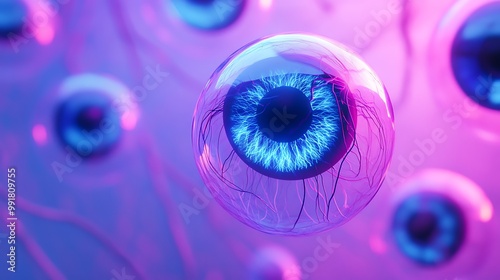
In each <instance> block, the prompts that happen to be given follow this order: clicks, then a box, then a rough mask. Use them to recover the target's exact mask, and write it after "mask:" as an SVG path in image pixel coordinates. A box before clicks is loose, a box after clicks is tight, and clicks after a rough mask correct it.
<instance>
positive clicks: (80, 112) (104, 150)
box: [53, 74, 138, 158]
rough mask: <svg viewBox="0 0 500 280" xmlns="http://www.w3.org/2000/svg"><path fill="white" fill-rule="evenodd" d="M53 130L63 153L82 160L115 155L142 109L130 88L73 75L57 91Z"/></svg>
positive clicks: (106, 79) (97, 77)
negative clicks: (122, 139) (113, 153)
mask: <svg viewBox="0 0 500 280" xmlns="http://www.w3.org/2000/svg"><path fill="white" fill-rule="evenodd" d="M57 99H58V104H57V106H56V107H55V110H54V111H55V113H54V116H53V117H54V119H53V124H54V125H53V128H54V131H55V134H56V135H57V137H58V138H59V140H60V143H61V147H62V148H63V149H62V150H66V151H67V152H68V150H69V151H70V152H71V153H72V154H76V155H78V156H80V157H82V158H97V157H100V156H103V155H106V154H108V153H109V152H111V151H112V150H113V149H114V148H115V147H116V146H117V145H118V143H119V142H120V140H121V138H122V135H123V133H124V132H125V131H126V130H131V129H133V128H134V127H135V125H136V122H137V118H138V110H137V106H136V103H135V102H134V100H133V99H132V95H131V94H130V91H129V89H128V88H127V87H126V86H124V85H123V84H122V83H120V82H118V81H117V80H114V79H112V78H109V77H105V76H100V75H95V74H81V75H75V76H70V77H68V78H67V79H66V80H64V82H63V83H62V84H61V86H60V88H59V89H58V90H57Z"/></svg>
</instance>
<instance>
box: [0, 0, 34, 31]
mask: <svg viewBox="0 0 500 280" xmlns="http://www.w3.org/2000/svg"><path fill="white" fill-rule="evenodd" d="M27 15H28V9H27V7H26V6H25V5H24V3H23V1H21V0H0V38H8V36H9V34H10V33H20V32H21V30H22V27H23V24H24V22H23V18H25V17H26V16H27ZM17 35H18V34H17Z"/></svg>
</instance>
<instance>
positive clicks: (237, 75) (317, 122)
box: [192, 34, 394, 235]
mask: <svg viewBox="0 0 500 280" xmlns="http://www.w3.org/2000/svg"><path fill="white" fill-rule="evenodd" d="M192 135H193V149H194V152H195V156H196V160H197V164H198V168H199V171H200V173H201V175H202V177H203V180H204V182H205V184H206V185H207V187H208V188H209V190H210V191H211V193H212V194H213V196H214V197H215V198H216V199H217V200H218V202H219V203H220V204H221V205H222V206H223V207H224V208H225V209H226V210H227V211H228V212H229V213H231V214H232V215H233V216H234V217H236V218H237V219H239V220H240V221H242V222H243V223H245V224H247V225H249V226H251V227H253V228H255V229H257V230H260V231H263V232H267V233H274V234H285V235H301V234H311V233H316V232H320V231H324V230H327V229H331V228H334V227H337V226H340V225H342V224H344V223H345V222H347V221H348V220H350V219H351V218H352V217H354V216H355V215H356V214H357V213H359V212H360V211H361V210H362V209H363V208H364V207H365V206H366V205H367V204H368V203H369V202H370V200H371V199H372V198H373V197H374V195H375V194H376V193H377V191H378V189H379V188H380V184H381V182H382V180H383V178H384V176H385V172H386V170H387V166H388V164H389V162H390V160H391V156H392V148H393V141H394V126H393V114H392V108H391V104H390V100H389V98H388V95H387V92H386V91H385V88H384V86H383V84H382V82H381V81H380V80H379V79H378V78H377V76H376V74H375V73H374V72H373V70H371V68H369V67H368V66H367V65H366V64H365V63H364V62H363V61H362V60H361V59H360V58H359V57H357V56H356V55H354V54H353V53H352V52H350V51H349V50H347V49H346V48H345V47H343V46H341V45H340V44H338V43H336V42H333V41H329V40H327V39H324V38H321V37H317V36H312V35H303V34H284V35H277V36H272V37H268V38H264V39H262V40H258V41H255V42H253V43H251V44H249V45H247V46H245V47H243V48H241V49H240V50H238V51H237V52H236V53H234V54H232V55H231V56H230V57H229V58H228V59H227V60H226V61H225V62H224V63H223V64H222V65H221V66H220V67H219V68H217V70H216V71H215V73H214V74H213V75H212V77H211V78H210V80H209V82H208V84H207V86H206V87H205V89H204V91H203V93H202V94H201V96H200V98H199V100H198V104H197V106H196V110H195V114H194V122H193V131H192Z"/></svg>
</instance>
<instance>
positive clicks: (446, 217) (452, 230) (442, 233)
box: [393, 193, 466, 265]
mask: <svg viewBox="0 0 500 280" xmlns="http://www.w3.org/2000/svg"><path fill="white" fill-rule="evenodd" d="M465 230H466V228H465V220H464V216H463V214H462V212H461V210H460V208H459V207H458V206H457V205H456V204H455V203H454V202H453V201H451V200H450V199H449V198H447V197H444V196H442V195H439V194H434V193H420V194H415V195H413V196H411V197H409V198H407V199H406V200H405V201H403V202H402V203H401V204H400V205H399V207H398V208H397V209H396V213H395V215H394V220H393V234H394V238H395V241H396V245H397V246H398V247H399V249H400V250H401V252H403V254H405V255H406V256H408V257H409V258H410V259H412V260H414V261H415V262H417V263H419V264H422V265H439V264H442V263H444V262H446V261H448V260H449V259H451V258H452V257H453V256H454V255H455V254H456V253H457V252H458V250H459V248H460V247H461V246H462V244H463V242H464V235H465Z"/></svg>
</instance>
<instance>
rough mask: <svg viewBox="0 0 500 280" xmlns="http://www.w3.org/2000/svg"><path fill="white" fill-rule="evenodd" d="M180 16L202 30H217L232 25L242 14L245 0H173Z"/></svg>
mask: <svg viewBox="0 0 500 280" xmlns="http://www.w3.org/2000/svg"><path fill="white" fill-rule="evenodd" d="M171 2H172V5H173V7H174V9H175V10H176V11H177V13H178V16H179V17H180V18H182V19H183V20H184V21H185V22H186V23H187V24H188V25H191V26H192V27H194V28H198V29H201V30H216V29H221V28H225V27H227V26H229V25H231V24H232V23H233V22H234V21H235V20H237V19H238V17H239V16H240V15H241V12H242V11H243V8H244V7H245V2H246V1H245V0H172V1H171Z"/></svg>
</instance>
